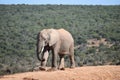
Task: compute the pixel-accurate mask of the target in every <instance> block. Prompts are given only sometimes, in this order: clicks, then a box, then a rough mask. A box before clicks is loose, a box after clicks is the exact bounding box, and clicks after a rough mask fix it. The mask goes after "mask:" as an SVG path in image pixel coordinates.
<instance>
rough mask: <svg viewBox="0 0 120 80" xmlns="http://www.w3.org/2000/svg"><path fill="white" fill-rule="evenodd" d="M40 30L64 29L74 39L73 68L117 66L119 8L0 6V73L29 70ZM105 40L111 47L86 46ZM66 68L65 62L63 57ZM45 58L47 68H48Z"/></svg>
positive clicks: (31, 67) (119, 47)
mask: <svg viewBox="0 0 120 80" xmlns="http://www.w3.org/2000/svg"><path fill="white" fill-rule="evenodd" d="M44 28H56V29H57V28H64V29H66V30H68V31H69V32H70V33H71V34H72V35H73V37H74V39H75V45H76V46H77V45H80V48H78V49H76V50H75V60H76V66H83V65H105V64H114V65H118V64H120V54H119V52H120V6H119V5H118V6H100V5H96V6H92V5H89V6H83V5H24V4H23V5H0V74H7V73H16V72H23V71H30V70H32V69H33V68H34V67H35V66H36V65H38V63H39V61H38V60H37V59H36V36H37V33H38V32H39V31H40V30H42V29H44ZM101 38H105V39H106V40H107V41H108V42H110V43H111V44H112V46H111V47H108V46H106V45H103V44H101V45H100V46H99V47H96V46H94V47H87V44H88V43H87V40H89V39H98V40H99V39H101ZM65 61H66V66H69V59H68V57H67V56H66V57H65ZM50 62H51V57H49V61H48V64H47V65H48V66H50V65H51V63H50Z"/></svg>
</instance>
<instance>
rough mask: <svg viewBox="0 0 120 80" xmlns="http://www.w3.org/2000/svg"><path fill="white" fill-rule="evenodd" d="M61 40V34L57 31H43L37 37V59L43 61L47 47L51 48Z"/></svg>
mask: <svg viewBox="0 0 120 80" xmlns="http://www.w3.org/2000/svg"><path fill="white" fill-rule="evenodd" d="M58 40H59V34H58V32H57V31H56V30H55V29H43V30H42V31H40V32H39V33H38V36H37V57H38V59H39V60H40V61H43V60H44V59H42V53H43V51H44V50H45V46H49V47H51V46H52V45H54V44H55V43H56V42H57V41H58Z"/></svg>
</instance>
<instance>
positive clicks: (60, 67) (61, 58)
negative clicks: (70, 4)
mask: <svg viewBox="0 0 120 80" xmlns="http://www.w3.org/2000/svg"><path fill="white" fill-rule="evenodd" d="M59 56H60V64H59V67H58V69H59V70H65V68H64V55H59Z"/></svg>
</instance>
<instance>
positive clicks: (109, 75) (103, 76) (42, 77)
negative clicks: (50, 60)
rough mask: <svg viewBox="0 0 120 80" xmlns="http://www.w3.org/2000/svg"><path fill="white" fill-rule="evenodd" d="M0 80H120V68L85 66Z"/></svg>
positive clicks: (31, 73) (0, 79)
mask: <svg viewBox="0 0 120 80" xmlns="http://www.w3.org/2000/svg"><path fill="white" fill-rule="evenodd" d="M0 80H120V66H109V65H108V66H84V67H76V68H74V69H70V68H65V70H64V71H60V70H57V71H52V72H46V71H35V72H25V73H18V74H13V75H5V76H1V77H0Z"/></svg>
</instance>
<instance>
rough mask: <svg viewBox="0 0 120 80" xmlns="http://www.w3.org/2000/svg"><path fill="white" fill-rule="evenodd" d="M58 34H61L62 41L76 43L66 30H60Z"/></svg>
mask: <svg viewBox="0 0 120 80" xmlns="http://www.w3.org/2000/svg"><path fill="white" fill-rule="evenodd" d="M58 32H59V34H60V36H61V39H62V40H66V41H68V42H69V41H70V42H74V40H73V37H72V35H71V33H70V32H68V31H66V30H65V29H58Z"/></svg>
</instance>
